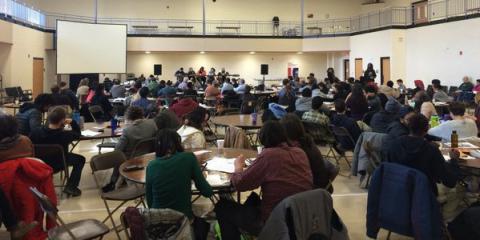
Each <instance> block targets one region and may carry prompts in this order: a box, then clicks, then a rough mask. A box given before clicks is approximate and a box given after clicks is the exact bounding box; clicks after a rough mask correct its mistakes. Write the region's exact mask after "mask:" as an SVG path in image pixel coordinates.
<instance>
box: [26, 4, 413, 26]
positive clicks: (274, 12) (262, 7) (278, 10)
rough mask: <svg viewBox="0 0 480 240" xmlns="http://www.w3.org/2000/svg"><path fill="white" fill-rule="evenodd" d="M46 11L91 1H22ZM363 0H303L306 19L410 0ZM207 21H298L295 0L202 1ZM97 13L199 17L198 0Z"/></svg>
mask: <svg viewBox="0 0 480 240" xmlns="http://www.w3.org/2000/svg"><path fill="white" fill-rule="evenodd" d="M23 1H24V2H26V3H27V4H28V5H33V6H34V7H36V8H40V9H42V10H44V11H47V12H56V13H64V14H74V15H82V16H93V15H94V0H23ZM363 2H365V0H305V8H304V9H305V15H307V14H313V15H314V17H313V18H311V19H309V20H325V19H333V18H344V17H351V16H355V15H358V14H360V13H366V12H367V11H375V10H379V9H382V8H385V7H388V6H405V5H409V4H410V2H411V1H410V0H386V1H385V3H383V4H374V5H362V4H361V3H363ZM205 3H206V18H207V19H208V20H252V21H270V20H271V19H272V17H273V16H279V17H280V20H281V21H299V20H300V18H301V11H300V8H301V7H300V1H299V0H261V1H258V0H218V1H216V2H213V1H212V0H205ZM98 16H99V17H107V18H150V19H197V20H200V19H202V0H161V1H160V0H135V1H133V0H98Z"/></svg>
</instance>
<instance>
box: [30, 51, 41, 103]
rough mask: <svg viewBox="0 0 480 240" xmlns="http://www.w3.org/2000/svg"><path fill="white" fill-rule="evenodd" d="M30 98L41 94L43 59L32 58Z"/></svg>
mask: <svg viewBox="0 0 480 240" xmlns="http://www.w3.org/2000/svg"><path fill="white" fill-rule="evenodd" d="M32 80H33V84H32V86H33V87H32V97H33V98H35V97H37V96H38V95H39V94H41V93H43V58H33V77H32Z"/></svg>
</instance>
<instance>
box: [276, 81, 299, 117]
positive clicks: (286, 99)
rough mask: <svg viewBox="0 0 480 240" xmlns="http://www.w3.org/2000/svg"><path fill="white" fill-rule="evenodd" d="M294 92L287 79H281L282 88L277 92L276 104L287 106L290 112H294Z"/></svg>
mask: <svg viewBox="0 0 480 240" xmlns="http://www.w3.org/2000/svg"><path fill="white" fill-rule="evenodd" d="M295 100H296V95H295V90H294V89H293V88H292V86H291V85H290V81H289V80H288V79H283V88H282V90H280V92H278V104H280V105H282V106H288V110H289V111H290V112H292V111H294V110H295Z"/></svg>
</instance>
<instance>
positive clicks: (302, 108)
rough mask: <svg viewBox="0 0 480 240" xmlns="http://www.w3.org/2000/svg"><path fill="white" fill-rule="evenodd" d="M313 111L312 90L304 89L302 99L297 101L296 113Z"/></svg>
mask: <svg viewBox="0 0 480 240" xmlns="http://www.w3.org/2000/svg"><path fill="white" fill-rule="evenodd" d="M311 109H312V90H311V89H310V88H304V89H303V90H302V97H301V98H298V99H297V101H295V111H297V112H301V113H304V112H308V111H310V110H311Z"/></svg>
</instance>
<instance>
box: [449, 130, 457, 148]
mask: <svg viewBox="0 0 480 240" xmlns="http://www.w3.org/2000/svg"><path fill="white" fill-rule="evenodd" d="M450 144H451V145H450V147H451V148H458V134H457V131H452V135H451V136H450Z"/></svg>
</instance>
